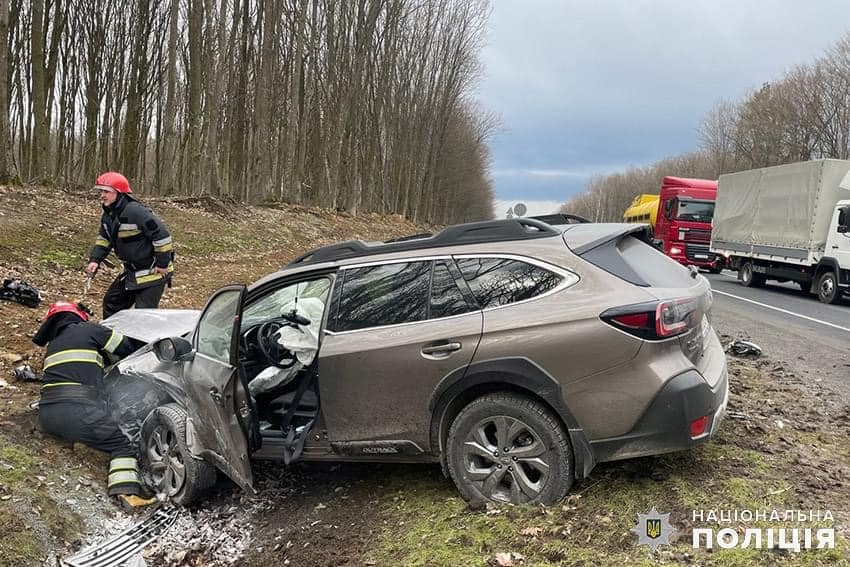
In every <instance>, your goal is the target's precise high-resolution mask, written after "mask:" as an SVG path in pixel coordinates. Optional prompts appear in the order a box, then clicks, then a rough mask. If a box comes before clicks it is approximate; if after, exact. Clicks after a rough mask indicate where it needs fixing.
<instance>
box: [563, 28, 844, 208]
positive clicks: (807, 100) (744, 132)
mask: <svg viewBox="0 0 850 567" xmlns="http://www.w3.org/2000/svg"><path fill="white" fill-rule="evenodd" d="M700 139H701V144H700V147H699V148H698V149H697V151H695V152H693V153H688V154H684V155H679V156H674V157H670V158H667V159H664V160H661V161H659V162H657V163H655V164H652V165H650V166H647V167H634V168H631V169H629V170H627V171H624V172H620V173H616V174H613V175H605V176H600V177H597V178H594V179H592V180H591V182H590V183H589V184H588V186H587V188H586V189H585V191H584V192H583V193H582V194H580V195H579V196H577V197H576V198H574V199H573V200H571V201H569V202H568V203H566V204H565V205H564V206H563V208H562V209H563V210H564V211H565V212H570V213H574V214H579V215H582V216H584V217H586V218H589V219H592V220H595V221H619V220H621V219H622V217H623V212H624V211H625V209H626V208H627V207H628V206H629V203H631V201H632V199H633V198H634V197H635V195H638V194H640V193H656V194H657V193H658V191H659V190H660V188H661V179H662V178H663V177H664V176H665V175H675V176H678V177H699V178H706V179H717V177H718V176H719V175H720V174H721V173H729V172H733V171H741V170H745V169H753V168H757V167H767V166H771V165H780V164H783V163H791V162H796V161H806V160H810V159H820V158H836V159H850V34H848V35H846V36H845V37H844V38H843V39H842V40H841V41H839V42H838V43H837V44H836V45H834V46H833V47H832V48H831V49H830V50H829V51H828V52H827V53H826V54H825V55H824V56H823V57H821V58H820V59H818V60H816V61H814V62H813V63H811V64H807V65H802V66H800V67H797V68H795V69H793V70H791V71H790V72H788V73H787V74H786V75H785V76H784V77H782V78H781V79H780V80H778V81H776V82H773V83H765V84H763V85H762V86H761V88H759V89H758V90H756V91H754V92H752V93H750V94H749V96H747V97H745V98H744V100H741V101H737V102H730V101H721V102H719V103H718V104H717V105H716V106H715V107H714V108H713V109H712V110H711V111H710V112H709V113H708V115H707V116H706V117H705V119H704V120H703V123H702V126H701V127H700Z"/></svg>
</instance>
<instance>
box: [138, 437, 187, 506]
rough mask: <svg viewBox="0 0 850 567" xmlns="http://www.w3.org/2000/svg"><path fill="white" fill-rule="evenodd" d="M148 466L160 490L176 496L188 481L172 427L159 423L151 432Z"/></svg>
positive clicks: (148, 447)
mask: <svg viewBox="0 0 850 567" xmlns="http://www.w3.org/2000/svg"><path fill="white" fill-rule="evenodd" d="M147 456H148V468H149V469H150V474H151V477H152V479H153V483H154V485H155V486H156V487H157V490H158V491H159V492H163V493H165V494H166V495H167V496H174V495H175V494H177V493H178V492H180V490H181V489H182V488H183V485H184V484H185V483H186V465H185V463H184V462H183V454H182V452H181V451H180V447H179V445H178V444H177V437H176V436H175V435H174V432H173V431H171V429H170V428H168V427H165V426H163V425H158V426H157V427H156V428H154V430H153V431H152V432H151V436H150V438H149V440H148V446H147Z"/></svg>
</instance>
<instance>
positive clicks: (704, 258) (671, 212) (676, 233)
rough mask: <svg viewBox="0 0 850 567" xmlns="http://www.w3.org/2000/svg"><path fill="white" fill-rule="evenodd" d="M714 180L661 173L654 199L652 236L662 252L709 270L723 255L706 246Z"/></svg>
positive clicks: (717, 267)
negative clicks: (656, 204) (655, 209)
mask: <svg viewBox="0 0 850 567" xmlns="http://www.w3.org/2000/svg"><path fill="white" fill-rule="evenodd" d="M716 197H717V181H713V180H710V179H685V178H682V177H669V176H668V177H665V178H664V181H663V182H662V184H661V193H660V195H659V199H658V215H657V220H656V223H655V238H656V240H658V241H659V243H660V245H661V247H662V249H663V250H664V253H665V254H667V255H668V256H670V257H671V258H673V259H674V260H676V261H677V262H679V263H680V264H684V265H686V266H697V267H700V268H703V269H706V270H710V271H712V272H719V271H720V270H721V269H722V268H723V258H722V257H718V256H716V255H715V254H713V253H712V252H711V251H710V250H709V243H710V242H711V220H712V218H713V217H714V200H715V198H716Z"/></svg>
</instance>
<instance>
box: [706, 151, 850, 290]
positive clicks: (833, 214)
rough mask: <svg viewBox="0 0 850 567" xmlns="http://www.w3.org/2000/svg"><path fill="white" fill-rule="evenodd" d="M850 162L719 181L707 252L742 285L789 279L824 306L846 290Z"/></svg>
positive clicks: (849, 260)
mask: <svg viewBox="0 0 850 567" xmlns="http://www.w3.org/2000/svg"><path fill="white" fill-rule="evenodd" d="M848 172H850V161H847V160H836V159H821V160H815V161H807V162H802V163H791V164H786V165H778V166H774V167H764V168H761V169H752V170H748V171H740V172H737V173H729V174H724V175H721V176H720V179H719V184H718V189H717V200H716V203H715V209H714V224H713V229H712V238H711V251H712V252H713V253H715V254H721V255H723V256H725V257H726V258H728V266H729V267H730V268H731V269H734V270H737V271H738V280H739V281H740V282H741V283H742V284H743V285H745V286H748V287H756V286H762V285H764V283H765V282H766V281H767V280H776V281H779V282H784V281H794V282H797V283H798V284H799V285H800V287H801V288H802V289H803V290H804V291H807V292H810V293H813V294H817V296H818V299H820V300H821V301H822V302H824V303H838V302H839V301H841V298H842V296H843V295H845V294H847V293H850V232H848V225H850V173H848Z"/></svg>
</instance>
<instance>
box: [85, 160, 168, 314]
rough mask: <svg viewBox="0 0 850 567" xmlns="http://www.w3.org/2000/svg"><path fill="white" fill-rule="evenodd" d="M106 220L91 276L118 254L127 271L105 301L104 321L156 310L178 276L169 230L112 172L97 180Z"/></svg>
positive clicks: (89, 268) (88, 269)
mask: <svg viewBox="0 0 850 567" xmlns="http://www.w3.org/2000/svg"><path fill="white" fill-rule="evenodd" d="M94 188H95V190H96V191H100V201H101V203H102V205H103V215H102V216H101V218H100V232H99V233H98V236H97V239H96V240H95V244H94V247H93V248H92V249H91V253H90V254H89V264H88V266H87V267H86V272H88V273H89V274H90V275H92V276H93V275H94V274H95V273H96V272H97V270H98V268H99V267H100V263H101V262H102V261H103V260H105V259H106V257H107V256H108V255H109V251H110V250H112V249H115V254H116V255H117V256H118V258H119V259H120V260H121V261H122V262H124V271H123V272H122V273H121V274H119V275H118V277H117V278H115V281H113V282H112V285H110V286H109V289H108V290H107V291H106V295H105V296H104V297H103V318H104V319H105V318H107V317H109V316H110V315H112V314H113V313H116V312H118V311H121V310H122V309H128V308H130V307H132V306H133V305H135V306H136V307H139V308H143V307H147V308H155V307H158V306H159V300H160V298H161V297H162V292H163V291H164V290H165V285H166V284H167V283H169V282H170V280H171V275H172V273H173V272H174V263H173V258H174V244H173V243H172V240H171V235H170V234H169V232H168V229H167V228H166V227H165V224H163V222H162V221H161V220H160V219H159V218H158V217H157V216H156V215H155V214H154V213H153V211H151V210H150V209H149V208H147V207H145V206H144V205H142V204H141V203H139V202H138V201H136V200H135V199H134V198H133V196H132V193H133V190H132V189H130V183H129V182H128V181H127V178H126V177H124V176H123V175H121V174H120V173H116V172H114V171H108V172H106V173H104V174H103V175H101V176H100V177H98V178H97V181H96V182H95V187H94Z"/></svg>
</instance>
